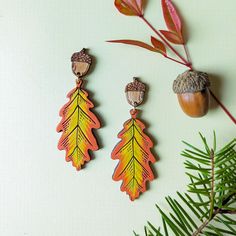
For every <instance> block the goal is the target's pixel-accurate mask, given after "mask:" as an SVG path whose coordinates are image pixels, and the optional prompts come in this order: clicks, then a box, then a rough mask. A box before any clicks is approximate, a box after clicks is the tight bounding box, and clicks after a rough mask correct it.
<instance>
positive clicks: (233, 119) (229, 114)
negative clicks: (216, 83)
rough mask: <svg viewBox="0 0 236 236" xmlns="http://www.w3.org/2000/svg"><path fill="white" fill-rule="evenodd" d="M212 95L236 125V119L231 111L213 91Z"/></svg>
mask: <svg viewBox="0 0 236 236" xmlns="http://www.w3.org/2000/svg"><path fill="white" fill-rule="evenodd" d="M209 91H210V94H211V96H212V97H213V98H214V100H215V101H216V102H217V103H218V104H219V106H220V107H221V108H222V109H223V110H224V112H225V113H226V114H227V115H228V116H229V118H230V119H231V120H232V121H233V122H234V124H235V125H236V119H235V118H234V117H233V115H232V114H231V113H230V112H229V110H228V109H227V108H226V107H225V106H224V105H223V104H222V103H221V101H220V100H219V99H218V98H217V97H216V95H215V94H214V93H213V92H212V91H211V90H209Z"/></svg>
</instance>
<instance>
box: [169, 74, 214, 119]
mask: <svg viewBox="0 0 236 236" xmlns="http://www.w3.org/2000/svg"><path fill="white" fill-rule="evenodd" d="M209 87H210V81H209V76H208V74H207V73H204V72H198V71H193V70H188V71H186V72H184V73H183V74H181V75H179V76H178V77H177V79H176V80H175V81H174V83H173V91H174V92H175V93H176V94H177V96H178V100H179V104H180V106H181V108H182V110H183V111H184V112H185V113H186V114H187V115H188V116H191V117H202V116H204V115H206V114H207V112H208V110H209V100H210V98H209V89H208V88H209Z"/></svg>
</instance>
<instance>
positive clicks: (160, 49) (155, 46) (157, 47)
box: [151, 36, 166, 55]
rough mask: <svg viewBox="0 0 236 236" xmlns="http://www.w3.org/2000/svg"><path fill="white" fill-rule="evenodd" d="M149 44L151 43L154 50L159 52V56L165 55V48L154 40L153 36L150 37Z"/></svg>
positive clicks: (158, 41)
mask: <svg viewBox="0 0 236 236" xmlns="http://www.w3.org/2000/svg"><path fill="white" fill-rule="evenodd" d="M151 42H152V45H153V46H154V48H156V49H157V50H159V52H160V53H161V54H163V55H166V47H165V45H164V43H162V42H161V41H160V40H158V39H156V38H155V37H153V36H152V37H151Z"/></svg>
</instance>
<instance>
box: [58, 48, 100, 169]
mask: <svg viewBox="0 0 236 236" xmlns="http://www.w3.org/2000/svg"><path fill="white" fill-rule="evenodd" d="M83 53H84V51H83V50H82V51H81V52H80V53H77V55H75V54H74V55H73V56H74V59H73V56H72V59H73V60H72V62H73V64H72V68H73V71H74V73H75V74H77V75H85V74H86V73H87V71H88V68H87V67H89V63H88V62H89V60H88V58H85V56H84V54H83ZM78 55H79V56H78ZM81 55H82V56H81ZM75 56H77V58H76V59H75ZM81 58H82V59H81ZM74 60H76V61H74ZM76 63H77V64H76ZM86 63H87V66H86ZM82 83H83V80H82V79H78V80H77V85H76V88H74V89H73V90H72V91H70V92H69V94H68V95H67V97H68V98H69V99H70V100H69V102H68V103H66V104H65V105H64V106H63V107H62V109H61V111H60V116H61V117H62V120H61V122H60V123H59V125H58V127H57V132H62V136H61V138H60V140H59V143H58V149H59V150H65V151H66V161H68V162H70V161H72V164H73V166H74V167H75V168H76V169H77V170H80V169H81V168H82V167H83V165H84V164H85V163H86V162H89V161H90V159H91V157H90V154H89V150H91V151H95V150H98V144H97V141H96V138H95V136H94V135H93V129H98V128H100V122H99V120H98V118H97V117H96V116H95V114H94V113H92V112H91V111H90V109H91V108H93V107H94V105H93V103H92V102H91V101H90V100H89V99H88V93H87V92H86V91H85V90H84V89H82V88H81V86H82Z"/></svg>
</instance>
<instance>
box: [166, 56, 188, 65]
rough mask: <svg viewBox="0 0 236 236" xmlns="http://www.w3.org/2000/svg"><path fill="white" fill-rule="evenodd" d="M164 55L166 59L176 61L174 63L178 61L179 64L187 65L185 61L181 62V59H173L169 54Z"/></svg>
mask: <svg viewBox="0 0 236 236" xmlns="http://www.w3.org/2000/svg"><path fill="white" fill-rule="evenodd" d="M164 57H165V58H167V59H169V60H171V61H174V62H176V63H179V64H181V65H184V66H188V65H187V64H185V63H183V62H181V61H178V60H176V59H174V58H172V57H169V56H167V55H164Z"/></svg>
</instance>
